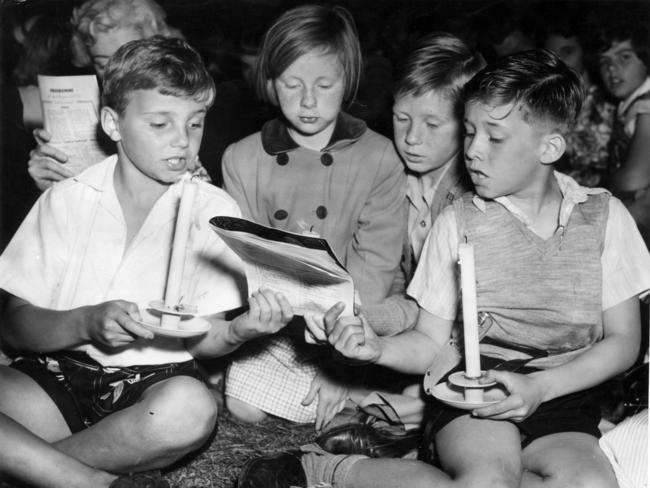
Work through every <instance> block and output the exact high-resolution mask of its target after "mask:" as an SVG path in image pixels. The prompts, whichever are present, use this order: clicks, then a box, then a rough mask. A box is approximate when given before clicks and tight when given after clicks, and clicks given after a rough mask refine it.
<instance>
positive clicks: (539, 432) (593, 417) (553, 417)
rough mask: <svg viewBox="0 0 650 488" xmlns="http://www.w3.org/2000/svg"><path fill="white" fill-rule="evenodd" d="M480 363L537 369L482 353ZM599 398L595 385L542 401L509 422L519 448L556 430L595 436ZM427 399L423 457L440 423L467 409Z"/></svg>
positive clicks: (523, 371) (524, 370) (490, 366)
mask: <svg viewBox="0 0 650 488" xmlns="http://www.w3.org/2000/svg"><path fill="white" fill-rule="evenodd" d="M481 366H482V368H483V369H503V370H507V371H513V372H516V373H521V374H528V373H532V372H533V371H539V370H538V369H536V368H531V367H528V366H525V365H522V363H521V362H516V361H512V362H503V361H500V360H495V359H494V358H489V357H486V356H481ZM462 369H463V367H460V366H459V367H458V368H455V369H453V370H452V371H450V372H449V373H448V375H447V376H449V375H450V374H451V373H453V372H455V371H460V370H462ZM447 376H445V378H443V381H447ZM599 398H600V395H599V389H598V388H591V389H589V390H583V391H579V392H576V393H571V394H569V395H564V396H561V397H558V398H555V399H553V400H550V401H548V402H544V403H542V404H541V405H540V406H539V407H538V408H537V410H535V412H533V414H532V415H530V416H529V417H528V418H526V419H525V420H523V421H522V422H512V423H513V424H514V425H515V426H516V427H517V428H518V429H519V431H520V433H521V438H522V442H521V446H522V448H524V447H526V446H527V445H528V444H530V443H531V442H533V441H534V440H535V439H538V438H540V437H543V436H546V435H550V434H558V433H560V432H582V433H585V434H589V435H592V436H594V437H596V438H599V437H600V431H599V430H598V423H599V422H600V418H601V412H600V404H599ZM428 400H429V401H428V402H427V407H426V414H425V419H426V424H425V433H424V439H423V451H424V454H422V453H421V455H423V457H424V458H426V457H427V454H426V453H427V452H429V446H430V444H431V443H432V442H433V439H434V437H435V435H436V434H437V433H438V432H439V431H440V430H441V429H442V428H443V427H444V426H446V425H447V424H448V423H449V422H451V421H452V420H454V419H456V418H458V417H462V416H464V415H468V414H469V412H468V411H467V410H461V409H458V408H454V407H451V406H448V405H446V404H444V403H442V402H439V401H437V400H436V399H435V398H433V397H429V398H428ZM505 422H507V421H505Z"/></svg>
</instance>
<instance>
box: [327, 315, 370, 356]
mask: <svg viewBox="0 0 650 488" xmlns="http://www.w3.org/2000/svg"><path fill="white" fill-rule="evenodd" d="M343 308H344V307H343V304H342V303H337V304H336V305H334V306H333V307H332V308H330V309H329V310H328V311H327V312H326V313H325V317H324V319H323V321H324V323H325V333H326V335H327V341H328V342H329V343H330V344H331V345H332V346H334V348H335V349H336V350H337V351H338V352H339V353H341V354H342V355H343V356H345V357H346V358H349V359H354V360H357V361H361V362H364V363H374V362H377V360H378V359H379V357H380V356H381V342H380V340H379V338H378V337H377V334H375V332H374V331H373V330H372V328H371V327H370V325H369V324H368V322H367V321H366V319H365V317H364V316H363V314H359V315H356V316H348V317H340V314H341V312H343Z"/></svg>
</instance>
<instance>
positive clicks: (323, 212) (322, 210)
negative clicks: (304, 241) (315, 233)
mask: <svg viewBox="0 0 650 488" xmlns="http://www.w3.org/2000/svg"><path fill="white" fill-rule="evenodd" d="M316 217H318V218H319V219H324V218H325V217H327V208H326V207H325V206H323V205H320V206H319V207H318V208H317V209H316Z"/></svg>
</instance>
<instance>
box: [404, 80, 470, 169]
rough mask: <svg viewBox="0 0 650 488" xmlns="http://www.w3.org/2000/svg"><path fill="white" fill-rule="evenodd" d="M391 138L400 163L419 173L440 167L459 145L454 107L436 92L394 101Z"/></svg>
mask: <svg viewBox="0 0 650 488" xmlns="http://www.w3.org/2000/svg"><path fill="white" fill-rule="evenodd" d="M393 136H394V140H395V146H396V147H397V151H398V152H399V155H400V156H401V157H402V160H403V161H404V163H405V164H406V166H407V167H408V168H409V169H410V170H411V171H413V172H415V173H418V174H424V173H428V172H430V171H434V170H436V169H438V168H441V167H442V166H444V165H445V164H446V163H447V162H448V161H450V160H451V159H452V158H453V157H454V155H455V154H456V153H457V152H458V151H459V150H460V149H461V145H462V141H461V125H460V121H459V120H458V118H457V115H456V113H455V111H454V104H453V103H452V101H451V100H449V98H448V97H446V96H445V95H444V94H441V93H440V92H437V91H435V90H430V91H428V92H426V93H424V94H423V95H419V96H414V95H412V94H407V95H403V96H401V97H399V98H398V99H397V100H395V104H394V105H393Z"/></svg>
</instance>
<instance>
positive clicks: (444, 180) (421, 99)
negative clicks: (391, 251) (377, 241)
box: [364, 33, 484, 335]
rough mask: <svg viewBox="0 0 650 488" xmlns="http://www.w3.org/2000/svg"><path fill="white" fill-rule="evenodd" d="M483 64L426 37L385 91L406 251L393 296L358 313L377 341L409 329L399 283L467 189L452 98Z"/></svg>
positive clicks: (446, 37)
mask: <svg viewBox="0 0 650 488" xmlns="http://www.w3.org/2000/svg"><path fill="white" fill-rule="evenodd" d="M483 64H484V61H483V58H482V57H481V55H480V54H478V53H477V52H475V51H472V50H471V49H470V48H469V47H468V46H467V45H466V44H465V43H464V42H463V41H462V40H461V39H459V38H457V37H456V36H454V35H452V34H446V33H433V34H430V35H428V36H426V37H424V38H422V39H421V40H420V41H419V42H418V44H417V45H416V46H415V48H414V50H413V52H412V53H411V54H410V55H409V56H408V57H407V58H406V59H405V60H404V62H403V63H402V65H401V66H400V67H399V70H398V77H397V82H396V83H395V87H394V89H393V96H394V99H395V102H394V104H393V139H394V141H395V146H396V147H397V151H398V153H399V155H400V157H401V158H402V161H404V164H405V165H406V168H407V176H406V181H407V192H406V197H407V201H408V209H409V210H408V212H409V213H408V229H407V230H408V239H407V242H408V245H407V246H405V249H404V251H405V255H404V256H403V258H402V272H403V273H401V274H399V275H398V276H400V277H401V278H402V280H401V282H400V283H399V284H398V283H397V282H396V283H395V284H394V286H393V289H394V290H398V291H399V293H398V294H394V295H391V297H390V298H389V300H387V301H386V303H385V306H381V305H380V306H377V307H366V308H365V310H364V313H365V315H366V318H367V319H368V321H369V322H370V324H371V325H372V327H373V329H374V330H376V331H377V330H384V331H385V332H384V335H391V334H395V333H397V332H401V331H402V330H405V329H408V328H410V327H412V326H413V325H414V323H415V319H416V318H417V304H416V303H415V302H414V301H412V300H410V299H409V298H408V297H407V296H406V295H405V293H404V291H405V283H408V281H410V279H411V277H412V276H413V272H414V271H415V265H416V264H417V262H418V260H419V259H420V253H421V252H422V245H423V244H424V240H425V239H426V236H427V235H428V233H429V231H430V230H431V226H432V225H433V222H434V221H435V220H436V217H437V216H438V214H439V213H440V212H441V211H442V209H443V208H445V207H446V206H447V205H449V204H451V203H452V202H453V201H454V200H455V199H456V198H458V197H459V196H460V195H462V194H463V193H464V192H466V191H468V190H470V189H471V181H470V179H469V176H468V174H467V172H466V170H465V166H464V164H463V159H462V119H461V114H462V107H461V108H459V106H458V104H459V100H458V99H459V97H460V91H461V88H462V87H463V85H464V84H465V83H466V82H467V81H468V80H469V79H470V78H471V77H472V76H473V75H474V74H476V72H477V71H478V70H479V69H481V68H482V67H483ZM391 302H392V303H393V305H394V307H396V308H393V311H391V308H392V307H390V306H389V303H391ZM400 309H401V310H402V312H401V313H398V311H399V310H400ZM412 309H415V310H414V311H413V310H412Z"/></svg>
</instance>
